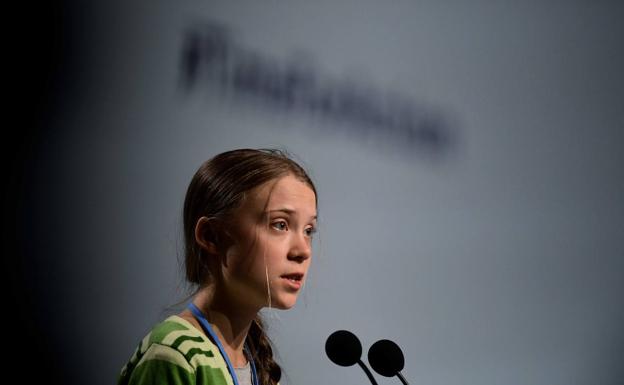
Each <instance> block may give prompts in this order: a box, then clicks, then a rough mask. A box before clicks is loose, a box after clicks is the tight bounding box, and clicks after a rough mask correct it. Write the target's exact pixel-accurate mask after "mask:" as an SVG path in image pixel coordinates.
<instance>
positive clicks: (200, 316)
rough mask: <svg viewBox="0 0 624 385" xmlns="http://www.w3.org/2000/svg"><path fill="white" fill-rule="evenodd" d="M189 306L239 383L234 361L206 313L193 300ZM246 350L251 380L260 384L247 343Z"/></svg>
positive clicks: (236, 382) (255, 383)
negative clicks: (231, 360)
mask: <svg viewBox="0 0 624 385" xmlns="http://www.w3.org/2000/svg"><path fill="white" fill-rule="evenodd" d="M188 308H189V309H190V310H191V311H192V312H193V315H194V316H195V318H197V320H198V321H199V323H200V324H201V326H202V328H203V329H204V332H206V333H207V334H208V335H209V336H210V339H212V341H214V343H215V344H216V345H217V347H218V348H219V352H221V356H222V357H223V359H224V360H225V363H226V364H227V367H228V371H229V372H230V375H231V376H232V380H233V381H234V385H239V383H238V378H237V377H236V371H235V370H234V366H233V365H232V362H230V358H229V357H228V355H227V354H226V353H225V349H224V348H223V345H221V341H219V337H217V335H216V334H215V332H214V331H213V330H212V327H211V326H210V323H209V322H208V320H206V317H204V314H203V313H202V312H201V310H199V308H198V307H197V306H195V304H194V303H192V302H191V303H190V304H189V305H188ZM245 350H246V351H247V352H248V354H247V360H249V366H251V382H252V383H253V384H254V385H259V384H258V373H257V372H256V364H255V363H254V360H253V357H252V356H251V354H249V349H247V344H245Z"/></svg>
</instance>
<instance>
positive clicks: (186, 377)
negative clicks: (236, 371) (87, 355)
mask: <svg viewBox="0 0 624 385" xmlns="http://www.w3.org/2000/svg"><path fill="white" fill-rule="evenodd" d="M190 384H194V385H234V381H233V380H232V376H231V375H230V373H229V372H228V368H227V364H226V363H225V360H224V359H223V357H222V356H221V353H220V352H219V348H218V347H217V346H216V345H215V344H214V343H213V342H212V341H210V340H209V339H208V337H206V336H205V335H204V334H203V333H201V332H200V331H199V330H197V329H196V328H195V327H193V326H192V325H191V324H190V323H189V322H188V321H186V320H184V319H182V318H180V317H178V316H176V315H174V316H171V317H169V318H167V319H166V320H164V321H163V322H161V323H160V324H158V325H156V326H155V327H154V328H153V329H152V330H151V332H150V333H149V334H148V335H147V336H145V338H143V340H142V341H141V343H140V344H139V346H138V347H137V349H136V351H135V352H134V354H133V355H132V357H131V358H130V361H128V363H127V364H126V365H125V366H124V367H123V369H122V370H121V373H120V375H119V379H118V381H117V385H190Z"/></svg>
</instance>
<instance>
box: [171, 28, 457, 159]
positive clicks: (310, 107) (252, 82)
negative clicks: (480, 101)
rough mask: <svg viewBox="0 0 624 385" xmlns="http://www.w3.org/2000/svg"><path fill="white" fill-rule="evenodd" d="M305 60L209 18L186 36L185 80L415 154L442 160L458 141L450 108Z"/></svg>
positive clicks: (187, 88)
mask: <svg viewBox="0 0 624 385" xmlns="http://www.w3.org/2000/svg"><path fill="white" fill-rule="evenodd" d="M304 59H305V58H301V59H300V60H294V61H288V62H280V61H278V60H277V59H274V58H272V57H269V56H268V55H264V54H262V53H259V52H256V51H253V50H250V49H247V48H245V47H243V46H242V45H240V44H238V43H237V42H235V41H234V40H233V39H232V38H231V33H230V32H229V29H228V28H227V27H225V26H223V25H221V24H218V23H212V22H207V23H203V24H198V25H194V26H192V27H190V28H189V29H188V30H187V31H186V34H185V35H184V39H183V46H182V53H181V62H180V75H181V76H180V83H181V85H182V87H183V89H184V90H185V92H187V93H190V92H191V91H193V90H196V89H198V88H199V89H200V90H201V89H205V90H206V91H208V92H211V93H215V94H216V95H217V96H218V97H219V98H222V99H225V100H227V101H228V102H230V101H231V102H234V101H240V100H242V99H246V100H250V101H252V102H255V103H257V104H260V105H262V106H263V107H268V108H272V109H276V110H278V111H280V112H282V113H299V114H305V116H306V117H308V118H311V119H320V120H322V121H324V122H328V123H329V122H335V123H343V124H339V125H332V128H336V127H340V128H342V129H343V130H344V131H346V132H347V133H350V134H352V135H353V136H355V137H357V138H360V139H362V140H363V141H365V142H368V141H369V140H370V139H373V140H379V141H382V142H383V141H387V142H389V143H390V144H391V145H392V147H393V149H398V150H401V151H402V152H404V153H407V154H416V155H420V156H423V155H424V156H429V157H434V158H440V157H443V156H444V155H446V154H447V153H448V152H449V150H450V149H451V147H452V144H454V143H455V142H456V140H455V139H456V138H455V136H456V135H455V132H454V131H453V130H452V129H451V128H452V126H453V125H452V124H450V121H451V120H452V119H451V114H450V113H449V112H448V111H442V110H441V108H439V107H433V106H427V105H424V104H417V103H415V102H413V101H412V100H410V99H409V98H406V97H404V96H402V95H399V94H398V93H396V92H387V91H380V90H378V89H375V88H373V87H371V86H369V85H368V84H366V82H364V81H358V82H355V81H353V80H346V79H333V78H330V77H328V76H326V75H324V74H323V73H321V72H320V71H318V70H315V69H314V68H311V66H310V65H309V64H308V63H310V62H311V60H304Z"/></svg>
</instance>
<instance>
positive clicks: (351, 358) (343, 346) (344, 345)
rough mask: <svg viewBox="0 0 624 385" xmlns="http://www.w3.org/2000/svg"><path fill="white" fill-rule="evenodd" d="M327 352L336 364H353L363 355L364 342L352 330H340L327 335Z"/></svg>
mask: <svg viewBox="0 0 624 385" xmlns="http://www.w3.org/2000/svg"><path fill="white" fill-rule="evenodd" d="M325 353H327V357H329V359H330V360H332V362H333V363H335V364H336V365H340V366H351V365H355V364H356V363H357V362H358V361H359V360H360V358H361V357H362V344H361V343H360V340H359V339H358V338H357V336H356V335H355V334H353V333H351V332H350V331H347V330H338V331H335V332H333V333H332V334H331V335H330V336H329V337H327V341H326V342H325Z"/></svg>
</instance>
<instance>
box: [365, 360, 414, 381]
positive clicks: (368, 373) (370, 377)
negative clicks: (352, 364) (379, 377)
mask: <svg viewBox="0 0 624 385" xmlns="http://www.w3.org/2000/svg"><path fill="white" fill-rule="evenodd" d="M357 363H358V365H360V368H362V370H363V371H364V373H366V375H367V376H368V379H369V380H370V382H371V383H372V384H373V385H378V384H377V381H375V378H374V377H373V374H372V373H371V372H370V370H368V368H367V367H366V365H364V362H362V360H358V361H357ZM406 385H407V383H406Z"/></svg>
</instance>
